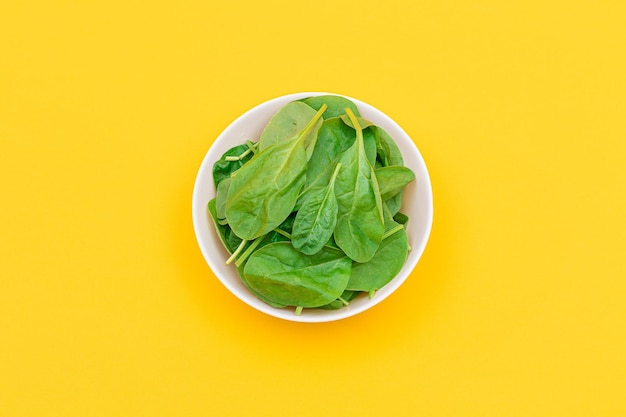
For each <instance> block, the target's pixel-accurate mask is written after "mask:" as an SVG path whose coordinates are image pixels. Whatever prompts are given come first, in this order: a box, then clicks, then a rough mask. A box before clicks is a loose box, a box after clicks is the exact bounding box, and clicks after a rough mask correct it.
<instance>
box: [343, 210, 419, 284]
mask: <svg viewBox="0 0 626 417" xmlns="http://www.w3.org/2000/svg"><path fill="white" fill-rule="evenodd" d="M398 226H399V225H398V223H396V222H395V221H393V220H391V219H386V220H385V231H386V232H390V231H393V230H394V229H396V228H397V227H398ZM408 253H409V240H408V236H407V233H406V230H405V229H404V228H403V227H400V228H398V230H396V231H395V232H394V233H393V234H391V235H390V236H389V237H387V238H385V239H383V241H382V242H381V243H380V247H379V248H378V250H377V251H376V254H375V255H374V257H372V259H370V261H369V262H365V263H354V264H353V266H352V273H351V275H350V281H349V282H348V284H347V286H346V289H348V290H353V291H366V292H371V291H376V290H379V289H381V288H382V287H383V286H384V285H386V284H387V283H389V281H391V280H392V279H393V278H394V277H395V276H396V275H397V274H398V272H400V270H401V269H402V267H403V266H404V263H405V262H406V258H407V255H408Z"/></svg>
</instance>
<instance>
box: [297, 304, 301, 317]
mask: <svg viewBox="0 0 626 417" xmlns="http://www.w3.org/2000/svg"><path fill="white" fill-rule="evenodd" d="M300 314H302V307H301V306H298V307H296V316H299V315H300Z"/></svg>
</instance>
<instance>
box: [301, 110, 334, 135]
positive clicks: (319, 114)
mask: <svg viewBox="0 0 626 417" xmlns="http://www.w3.org/2000/svg"><path fill="white" fill-rule="evenodd" d="M327 108H328V106H327V105H326V103H324V104H322V107H320V109H319V110H318V111H317V113H315V116H313V118H312V119H311V120H309V123H307V124H306V126H304V129H302V130H301V131H300V133H298V139H297V140H298V141H300V140H302V139H304V138H306V137H307V135H308V134H309V131H310V130H311V129H313V126H315V124H316V123H317V121H318V120H319V119H320V118H321V117H322V114H324V112H325V111H326V109H327Z"/></svg>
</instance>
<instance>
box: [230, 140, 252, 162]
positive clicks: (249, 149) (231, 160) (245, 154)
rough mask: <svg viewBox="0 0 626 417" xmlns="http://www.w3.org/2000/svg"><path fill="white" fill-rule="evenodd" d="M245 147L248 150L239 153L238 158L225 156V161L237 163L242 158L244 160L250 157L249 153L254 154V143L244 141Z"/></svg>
mask: <svg viewBox="0 0 626 417" xmlns="http://www.w3.org/2000/svg"><path fill="white" fill-rule="evenodd" d="M246 145H248V149H246V150H245V151H244V152H242V153H241V155H239V156H232V155H231V156H227V157H225V158H224V160H225V161H228V162H235V161H239V160H242V159H243V158H245V157H246V156H248V155H250V152H253V153H256V146H257V145H256V144H255V143H254V142H251V141H246Z"/></svg>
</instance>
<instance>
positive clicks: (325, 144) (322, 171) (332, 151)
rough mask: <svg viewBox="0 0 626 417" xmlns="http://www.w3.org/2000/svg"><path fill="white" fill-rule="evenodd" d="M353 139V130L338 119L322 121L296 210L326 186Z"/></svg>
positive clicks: (354, 136)
mask: <svg viewBox="0 0 626 417" xmlns="http://www.w3.org/2000/svg"><path fill="white" fill-rule="evenodd" d="M355 139H356V134H355V132H354V129H352V128H350V127H348V126H347V125H346V124H345V123H343V122H342V121H341V120H340V119H339V118H338V117H333V118H330V119H325V120H324V123H322V127H321V128H320V130H319V132H318V133H317V141H316V143H315V148H314V149H313V153H312V155H311V159H309V163H308V165H307V168H306V182H305V185H304V188H303V189H302V192H301V193H300V196H299V197H298V202H297V204H296V209H299V208H300V207H301V206H302V203H303V202H304V201H305V200H306V199H307V198H309V196H310V195H311V194H312V193H314V192H316V191H319V190H320V189H323V188H325V187H326V186H327V185H328V183H329V182H330V178H331V176H332V174H333V169H334V168H335V165H336V164H337V161H338V160H339V157H340V156H341V154H342V153H343V152H344V151H345V150H346V149H348V148H350V146H352V144H353V143H354V141H355Z"/></svg>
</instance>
